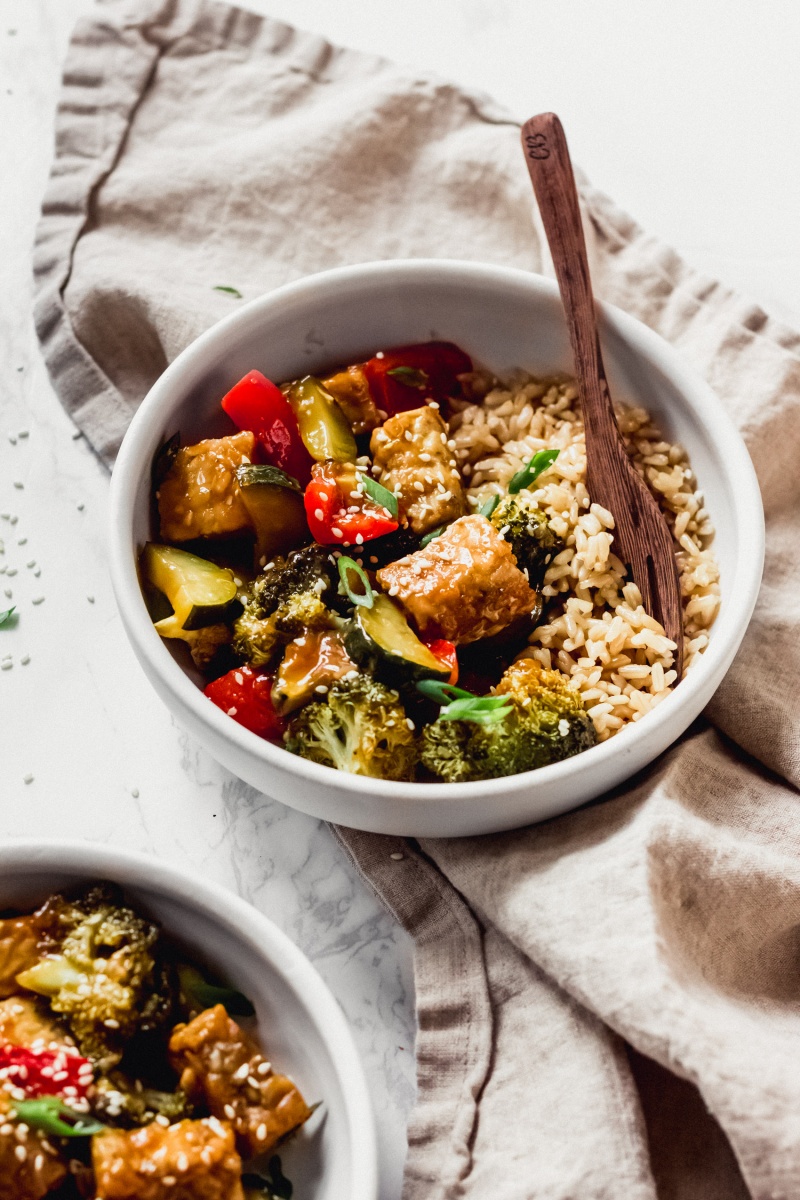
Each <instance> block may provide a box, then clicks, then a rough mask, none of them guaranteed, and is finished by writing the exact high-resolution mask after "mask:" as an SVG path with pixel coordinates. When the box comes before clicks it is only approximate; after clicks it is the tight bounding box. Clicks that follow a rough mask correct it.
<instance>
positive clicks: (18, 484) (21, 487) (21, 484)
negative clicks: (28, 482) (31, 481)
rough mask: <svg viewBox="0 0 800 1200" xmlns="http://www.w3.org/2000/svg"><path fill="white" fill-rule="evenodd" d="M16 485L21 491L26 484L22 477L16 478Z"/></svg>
mask: <svg viewBox="0 0 800 1200" xmlns="http://www.w3.org/2000/svg"><path fill="white" fill-rule="evenodd" d="M14 487H15V488H17V489H18V490H19V491H22V489H23V488H24V487H25V484H24V483H23V482H22V480H21V479H15V480H14Z"/></svg>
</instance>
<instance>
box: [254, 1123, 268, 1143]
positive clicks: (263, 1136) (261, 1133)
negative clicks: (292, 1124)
mask: <svg viewBox="0 0 800 1200" xmlns="http://www.w3.org/2000/svg"><path fill="white" fill-rule="evenodd" d="M256 1138H257V1139H258V1141H259V1142H265V1141H266V1140H267V1127H266V1125H265V1124H264V1123H263V1121H262V1123H261V1124H260V1125H259V1127H258V1129H257V1130H256Z"/></svg>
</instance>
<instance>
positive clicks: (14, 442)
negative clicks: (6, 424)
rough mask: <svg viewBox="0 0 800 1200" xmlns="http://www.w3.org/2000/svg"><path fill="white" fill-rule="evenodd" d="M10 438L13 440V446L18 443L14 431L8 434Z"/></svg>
mask: <svg viewBox="0 0 800 1200" xmlns="http://www.w3.org/2000/svg"><path fill="white" fill-rule="evenodd" d="M8 440H9V441H10V442H11V445H12V446H16V444H17V439H16V438H15V437H14V435H13V433H10V434H9V435H8Z"/></svg>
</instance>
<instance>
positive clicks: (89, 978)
mask: <svg viewBox="0 0 800 1200" xmlns="http://www.w3.org/2000/svg"><path fill="white" fill-rule="evenodd" d="M41 917H42V922H43V926H44V928H45V929H46V931H47V932H46V935H45V938H44V942H43V945H44V948H45V950H46V953H45V955H44V957H42V958H41V959H40V960H39V962H38V963H36V964H35V965H34V966H33V967H30V968H29V969H28V970H27V971H23V972H22V973H21V974H20V975H18V976H17V982H18V983H19V984H20V986H21V987H23V988H27V989H28V990H29V991H32V992H37V993H38V994H39V995H42V996H46V997H47V998H48V1000H49V1002H50V1007H51V1009H52V1010H53V1012H56V1013H60V1014H61V1015H62V1016H63V1017H64V1019H65V1021H66V1023H67V1025H68V1026H69V1029H70V1032H71V1033H72V1035H73V1037H74V1038H75V1041H76V1042H77V1044H78V1047H79V1049H80V1051H81V1053H82V1054H84V1055H85V1056H86V1057H87V1058H90V1059H91V1060H92V1062H93V1063H94V1064H95V1066H96V1067H97V1068H98V1070H100V1071H107V1070H109V1069H110V1068H111V1067H113V1066H114V1065H116V1063H118V1062H119V1061H120V1059H121V1058H122V1054H123V1052H124V1049H125V1043H126V1042H127V1041H128V1040H129V1039H130V1038H131V1037H133V1036H134V1035H135V1034H137V1033H150V1032H152V1031H155V1030H157V1029H160V1028H162V1027H163V1026H164V1025H165V1024H166V1023H167V1021H168V1020H169V1018H170V1016H171V1015H172V1012H173V1009H174V1006H175V995H176V993H175V988H174V983H173V972H172V970H171V968H170V965H169V963H168V961H167V960H166V958H165V957H163V956H162V954H161V952H160V946H159V938H160V932H159V928H158V926H157V925H153V924H151V923H150V922H149V921H146V920H145V919H144V918H143V917H140V916H139V915H138V914H137V913H135V912H134V911H133V909H130V908H126V907H125V906H124V905H123V904H122V903H121V895H120V893H119V891H118V889H116V888H115V887H113V886H112V885H101V886H98V887H93V888H90V889H88V890H86V891H84V892H83V893H81V894H80V895H78V896H77V897H76V898H75V899H72V900H68V899H65V897H63V896H52V897H51V898H50V899H49V900H48V902H47V904H46V905H45V906H44V908H43V909H42V910H41Z"/></svg>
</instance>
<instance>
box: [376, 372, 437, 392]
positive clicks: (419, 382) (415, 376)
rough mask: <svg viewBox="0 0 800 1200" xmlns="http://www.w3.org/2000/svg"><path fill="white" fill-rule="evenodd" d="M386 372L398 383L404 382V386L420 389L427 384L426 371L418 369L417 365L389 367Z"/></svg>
mask: <svg viewBox="0 0 800 1200" xmlns="http://www.w3.org/2000/svg"><path fill="white" fill-rule="evenodd" d="M386 374H387V375H391V376H392V377H393V378H394V379H396V380H397V382H398V383H403V384H405V386H406V387H412V388H418V389H419V390H420V391H422V390H423V388H426V387H427V386H428V373H427V371H420V370H419V368H417V367H390V368H389V370H388V371H387V372H386Z"/></svg>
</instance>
